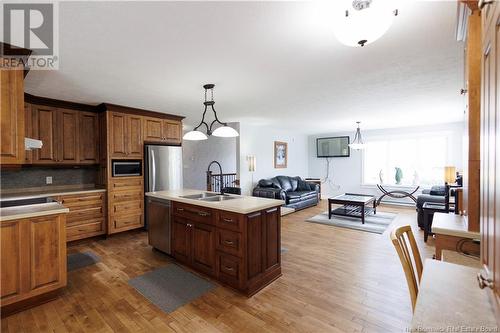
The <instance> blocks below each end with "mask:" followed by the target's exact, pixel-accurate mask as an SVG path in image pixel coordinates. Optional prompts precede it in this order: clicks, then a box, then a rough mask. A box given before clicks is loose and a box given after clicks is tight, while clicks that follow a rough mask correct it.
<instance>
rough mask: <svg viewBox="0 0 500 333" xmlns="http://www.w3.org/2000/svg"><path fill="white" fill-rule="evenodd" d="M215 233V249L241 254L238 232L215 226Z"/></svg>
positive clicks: (241, 247) (236, 254)
mask: <svg viewBox="0 0 500 333" xmlns="http://www.w3.org/2000/svg"><path fill="white" fill-rule="evenodd" d="M216 234H217V236H216V247H217V250H219V251H223V252H225V253H229V254H232V255H234V256H238V257H241V256H243V244H242V242H241V240H242V237H241V234H240V233H239V232H234V231H229V230H224V229H219V228H217V231H216Z"/></svg>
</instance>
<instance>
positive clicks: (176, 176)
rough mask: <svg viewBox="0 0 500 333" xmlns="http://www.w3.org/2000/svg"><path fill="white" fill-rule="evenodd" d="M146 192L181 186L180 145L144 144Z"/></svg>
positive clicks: (174, 188)
mask: <svg viewBox="0 0 500 333" xmlns="http://www.w3.org/2000/svg"><path fill="white" fill-rule="evenodd" d="M144 157H145V163H146V166H145V168H144V170H145V173H146V174H145V183H146V188H145V190H146V192H154V191H165V190H176V189H180V188H182V147H177V146H156V145H146V146H145V156H144Z"/></svg>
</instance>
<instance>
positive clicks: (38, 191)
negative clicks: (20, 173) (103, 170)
mask: <svg viewBox="0 0 500 333" xmlns="http://www.w3.org/2000/svg"><path fill="white" fill-rule="evenodd" d="M94 192H95V193H97V192H106V189H105V188H101V187H95V186H58V187H44V188H29V189H16V190H13V191H5V190H2V194H1V196H0V200H2V201H4V200H18V199H30V198H40V197H47V196H49V197H54V196H59V195H70V194H85V193H94Z"/></svg>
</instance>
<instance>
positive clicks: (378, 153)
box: [363, 134, 448, 186]
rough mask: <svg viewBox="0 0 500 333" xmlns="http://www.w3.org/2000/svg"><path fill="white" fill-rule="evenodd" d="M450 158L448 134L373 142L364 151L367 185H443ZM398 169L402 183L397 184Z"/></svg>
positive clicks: (380, 139)
mask: <svg viewBox="0 0 500 333" xmlns="http://www.w3.org/2000/svg"><path fill="white" fill-rule="evenodd" d="M367 141H368V140H367ZM447 156H448V137H447V136H446V135H439V134H434V135H425V136H417V137H415V136H414V137H405V136H399V137H388V138H379V139H372V140H369V141H368V142H367V144H366V148H365V150H364V151H363V184H365V185H374V184H389V185H402V186H409V185H420V186H430V185H435V184H441V183H442V182H443V174H444V166H445V165H447V164H446V162H447ZM396 168H400V169H401V171H402V178H401V180H400V184H397V183H396V177H395V174H396Z"/></svg>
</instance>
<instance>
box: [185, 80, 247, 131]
mask: <svg viewBox="0 0 500 333" xmlns="http://www.w3.org/2000/svg"><path fill="white" fill-rule="evenodd" d="M214 87H215V84H205V85H204V86H203V88H204V89H205V102H203V104H204V105H205V110H204V111H203V116H202V118H201V122H200V123H199V125H198V126H196V127H195V128H194V129H193V130H192V131H189V132H187V133H186V134H184V137H183V139H184V140H192V141H198V140H206V139H208V136H210V135H213V136H219V137H224V138H234V137H237V136H238V135H239V134H238V132H237V131H236V130H235V129H234V128H232V127H229V126H227V123H223V122H221V121H220V120H219V118H217V112H215V109H214V104H215V102H214ZM209 90H210V99H208V94H207V93H208V91H209ZM208 107H210V108H211V109H212V111H213V113H214V117H215V119H214V120H213V121H212V122H211V123H210V125H208V124H207V123H206V122H205V115H206V114H207V110H208ZM216 124H220V125H222V126H220V127H217V128H216V129H215V130H213V127H214V125H216ZM202 125H205V129H206V134H205V133H203V132H202V131H199V130H198V129H199V128H200V127H201V126H202Z"/></svg>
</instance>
